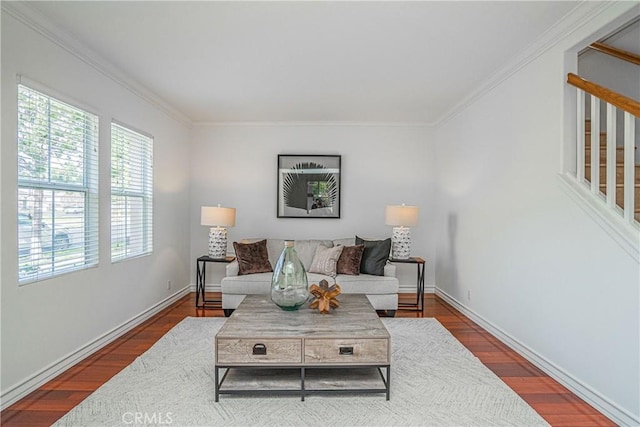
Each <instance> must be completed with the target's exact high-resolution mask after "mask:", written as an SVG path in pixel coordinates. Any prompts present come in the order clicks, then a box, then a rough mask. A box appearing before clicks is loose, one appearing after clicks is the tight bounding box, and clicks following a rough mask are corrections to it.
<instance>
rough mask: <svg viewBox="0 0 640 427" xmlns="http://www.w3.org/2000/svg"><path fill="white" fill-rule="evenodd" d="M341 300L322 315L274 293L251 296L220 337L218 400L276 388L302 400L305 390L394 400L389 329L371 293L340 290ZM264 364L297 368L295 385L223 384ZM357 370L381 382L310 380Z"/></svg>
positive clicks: (217, 340)
mask: <svg viewBox="0 0 640 427" xmlns="http://www.w3.org/2000/svg"><path fill="white" fill-rule="evenodd" d="M338 300H339V301H340V307H339V308H337V309H334V310H331V313H330V314H321V313H320V312H319V311H318V310H311V309H310V308H309V306H308V304H305V305H304V306H303V307H302V308H300V309H299V310H297V311H284V310H282V309H280V308H279V307H278V306H276V305H275V304H274V303H273V302H272V301H271V298H270V297H269V295H247V297H245V299H244V301H243V302H242V303H241V304H240V305H239V306H238V308H237V309H236V310H235V311H234V312H233V314H232V315H231V317H229V318H228V319H227V321H226V322H225V324H224V325H223V326H222V328H220V330H219V331H218V333H217V334H216V337H215V401H216V402H217V401H218V398H219V395H220V394H245V395H246V394H276V393H277V394H296V395H300V397H301V399H302V400H304V398H305V395H309V394H319V393H358V394H359V393H385V394H386V399H387V400H389V394H390V381H389V375H390V371H391V337H390V335H389V332H388V331H387V329H386V328H385V326H384V324H383V323H382V321H380V318H379V317H378V315H377V314H376V311H375V310H374V309H373V307H372V306H371V303H369V300H368V299H367V297H366V296H365V295H356V294H348V295H340V296H339V297H338ZM221 369H222V370H223V371H224V374H223V376H222V378H220V375H219V374H220V370H221ZM258 369H259V370H262V369H271V370H274V371H275V370H278V371H279V370H287V371H288V372H289V373H290V374H291V370H293V371H294V372H293V375H294V377H295V378H296V381H295V387H290V388H277V389H273V388H258V389H256V388H255V387H254V388H251V389H247V388H244V387H242V386H240V387H234V386H233V384H232V382H233V381H230V382H229V383H227V384H226V387H223V383H224V382H225V380H227V377H228V375H229V374H230V372H233V371H241V373H244V374H246V373H247V372H256V371H255V370H258ZM250 370H254V371H250ZM314 370H315V371H316V372H315V373H314V372H313V371H314ZM328 370H330V371H328ZM345 370H348V371H345ZM354 370H357V372H358V373H360V372H363V376H362V377H363V378H364V376H366V375H364V370H368V372H371V371H375V376H374V378H373V379H374V380H375V381H376V382H377V384H378V385H377V386H371V378H370V376H369V378H368V380H367V381H361V379H358V375H356V379H354V380H352V381H351V382H352V383H350V384H349V386H348V387H342V386H340V381H337V382H335V383H332V384H337V385H338V387H329V388H327V387H321V388H314V387H313V386H312V387H309V384H312V382H310V381H309V382H308V383H307V384H305V381H306V380H308V379H311V378H313V375H314V374H316V377H317V376H318V375H320V376H323V375H326V372H336V371H338V373H339V374H340V376H341V377H345V378H349V376H348V375H345V374H346V373H352V372H356V371H354ZM360 370H363V371H360ZM385 371H386V372H385ZM318 373H319V374H318ZM298 374H299V376H298ZM249 375H252V374H249ZM232 377H233V375H232ZM271 377H272V378H273V377H276V378H278V377H279V375H275V376H274V375H272V376H271ZM283 377H284V376H283ZM327 382H332V381H331V380H329V381H325V383H327ZM263 384H264V383H263Z"/></svg>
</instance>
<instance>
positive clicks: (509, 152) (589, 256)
mask: <svg viewBox="0 0 640 427" xmlns="http://www.w3.org/2000/svg"><path fill="white" fill-rule="evenodd" d="M629 7H630V6H624V7H619V8H618V9H617V10H618V12H616V13H612V11H611V10H609V11H608V12H607V13H606V14H601V15H600V16H598V18H597V19H595V20H593V21H591V22H589V23H588V25H585V26H583V27H581V28H580V29H579V31H576V32H575V33H573V34H572V35H571V37H569V38H566V39H565V40H563V41H561V42H560V44H559V45H556V46H554V47H552V48H551V49H549V50H547V51H546V52H545V53H544V54H542V55H541V56H540V57H538V58H537V59H536V60H534V61H533V62H531V63H529V64H528V65H526V66H524V67H523V68H522V69H520V70H519V71H518V72H517V73H515V74H514V75H512V76H511V77H509V78H507V79H506V80H504V81H503V82H502V83H500V84H499V85H498V86H497V87H495V88H493V89H492V90H490V91H488V92H487V93H485V94H484V95H483V96H482V97H480V98H479V99H477V100H476V101H475V102H473V103H472V104H470V105H468V106H467V107H466V108H465V109H463V110H462V111H461V112H460V113H459V114H457V115H456V116H454V117H453V118H451V119H450V120H448V121H446V122H445V123H443V124H441V125H440V126H438V128H437V129H436V131H435V132H436V146H437V153H436V158H437V169H436V171H437V172H436V183H437V188H436V205H437V224H438V225H437V227H436V229H437V230H438V232H439V234H438V240H437V259H436V265H437V272H436V284H437V287H438V292H439V293H441V295H443V296H445V297H447V298H451V300H452V301H453V302H454V303H455V304H457V305H459V306H460V307H462V309H463V310H465V311H466V312H467V313H468V314H470V315H471V316H472V318H474V319H476V320H478V321H479V322H480V323H481V324H483V326H486V327H488V328H490V330H492V331H494V332H496V331H497V332H501V333H504V335H505V336H507V337H509V338H510V340H511V341H512V342H513V343H516V344H517V345H518V346H519V347H520V349H521V350H522V349H524V350H527V351H529V352H530V354H533V355H534V356H536V357H538V358H539V359H540V360H541V361H543V362H544V364H545V365H546V367H547V368H551V370H555V372H556V374H558V373H559V374H560V375H565V374H566V375H567V376H568V378H569V384H571V385H572V386H574V390H575V389H576V387H577V389H578V392H579V393H581V394H582V395H583V396H586V397H588V398H591V399H592V401H596V402H599V403H601V405H600V409H601V410H605V412H606V413H608V414H609V415H610V416H612V415H613V416H615V417H616V418H617V420H618V422H620V420H622V421H623V422H626V423H630V424H638V423H639V422H640V403H639V402H640V392H639V387H638V384H640V382H639V380H640V366H639V365H640V363H639V360H640V342H639V339H640V322H639V320H640V304H639V300H640V293H639V288H640V272H639V271H640V270H639V263H638V260H637V259H634V258H633V257H632V256H630V255H629V254H628V253H627V252H626V251H624V250H623V249H621V248H620V247H619V246H618V245H617V244H616V243H615V241H614V240H613V239H612V238H611V237H610V236H609V235H607V234H606V233H605V232H604V231H603V229H602V228H600V227H599V226H598V225H597V224H596V223H595V222H593V220H591V218H590V217H589V216H588V215H587V214H586V213H585V212H584V211H583V210H581V209H580V208H579V207H578V205H576V203H574V201H573V200H572V199H571V198H570V197H568V195H567V194H566V193H565V191H564V190H563V189H562V187H561V185H560V181H559V179H558V178H557V176H558V173H559V172H560V170H559V165H561V164H562V159H561V154H562V152H563V144H564V141H563V135H564V134H565V132H564V130H563V124H564V122H563V120H564V119H563V110H562V108H563V105H564V100H563V94H564V93H565V90H564V85H565V83H564V81H565V80H566V71H567V70H565V69H564V58H565V56H564V53H565V50H567V49H569V48H571V47H573V45H574V44H576V43H579V42H580V41H581V40H582V38H585V37H588V36H589V34H591V33H593V32H595V31H596V30H599V29H600V28H602V27H603V26H605V25H607V24H608V23H609V22H611V21H612V20H614V18H615V17H616V16H617V15H619V14H621V13H622V12H621V11H625V10H627V9H628V8H629ZM615 10H616V9H614V11H615ZM572 105H573V104H572ZM469 293H470V296H471V298H470V299H469V298H468V295H469Z"/></svg>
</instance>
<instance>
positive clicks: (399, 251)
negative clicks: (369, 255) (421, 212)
mask: <svg viewBox="0 0 640 427" xmlns="http://www.w3.org/2000/svg"><path fill="white" fill-rule="evenodd" d="M410 253H411V232H410V231H409V228H407V227H393V235H392V237H391V256H392V257H393V258H395V259H408V258H409V254H410Z"/></svg>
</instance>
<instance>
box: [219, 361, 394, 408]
mask: <svg viewBox="0 0 640 427" xmlns="http://www.w3.org/2000/svg"><path fill="white" fill-rule="evenodd" d="M218 369H220V368H218V367H217V366H216V372H215V383H216V385H215V392H214V397H213V401H214V402H217V401H218V391H219V389H220V384H218ZM387 400H388V399H387Z"/></svg>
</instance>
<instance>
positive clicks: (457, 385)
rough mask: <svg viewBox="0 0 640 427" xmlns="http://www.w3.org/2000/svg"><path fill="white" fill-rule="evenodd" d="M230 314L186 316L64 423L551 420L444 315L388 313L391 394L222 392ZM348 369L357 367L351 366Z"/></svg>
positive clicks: (515, 422) (489, 423) (313, 423)
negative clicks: (218, 375)
mask: <svg viewBox="0 0 640 427" xmlns="http://www.w3.org/2000/svg"><path fill="white" fill-rule="evenodd" d="M224 321H225V319H222V318H193V317H190V318H186V319H184V320H183V321H182V322H180V323H179V324H178V325H176V326H175V327H174V328H173V329H172V330H171V331H169V332H168V333H167V334H166V335H165V336H164V337H162V338H161V339H160V340H159V341H158V342H157V343H156V344H155V345H153V347H151V348H150V349H149V350H148V351H147V352H145V353H144V354H143V355H141V356H140V357H138V358H137V359H136V360H135V361H134V362H133V363H132V364H131V365H129V366H128V367H126V368H125V369H124V370H122V371H121V372H120V373H118V374H117V375H116V376H114V377H113V378H112V379H111V380H109V381H108V382H107V383H105V384H104V385H103V386H102V387H100V388H99V389H98V390H96V391H95V392H94V393H93V394H91V395H90V396H89V397H88V398H87V399H85V400H84V401H83V402H81V403H80V404H79V405H78V406H76V407H75V408H74V409H73V410H71V412H69V413H68V414H66V415H65V416H64V417H63V418H61V419H60V420H59V421H58V422H57V423H56V424H55V425H58V426H120V425H121V426H131V425H171V426H316V425H317V426H424V425H429V426H537V425H547V423H546V422H545V421H544V420H543V419H542V418H541V417H540V416H539V415H538V414H537V413H536V412H535V411H534V410H533V409H532V408H531V407H530V406H529V405H527V404H526V403H525V402H524V401H523V400H522V399H521V398H520V397H519V396H518V395H517V394H515V393H514V392H513V391H512V390H511V389H510V388H509V387H508V386H507V385H506V384H504V383H503V382H502V381H501V380H500V379H499V378H498V377H497V376H496V375H495V374H493V373H492V372H491V371H490V370H489V369H488V368H486V367H485V366H484V365H483V364H482V363H481V362H480V361H479V360H478V359H477V358H476V357H475V356H474V355H473V354H472V353H471V352H469V351H468V350H467V349H466V348H465V347H464V346H463V345H462V344H460V342H459V341H457V340H456V339H455V338H454V337H453V335H451V334H450V333H449V331H447V330H446V329H445V328H444V327H443V326H442V325H441V324H440V323H439V322H438V321H437V320H435V319H428V318H427V319H383V321H384V323H385V325H386V327H387V329H388V330H389V333H390V334H391V342H392V365H391V400H389V401H386V400H385V397H384V394H372V395H365V394H362V395H312V396H307V397H306V400H305V401H304V402H302V401H301V400H300V398H299V397H295V396H261V397H254V396H236V395H221V396H220V401H219V402H217V403H216V402H214V359H213V351H214V349H213V346H214V340H213V338H214V335H215V333H216V332H217V331H218V329H219V328H220V326H222V324H223V323H224ZM344 375H349V373H348V372H347V373H345V374H344Z"/></svg>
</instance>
